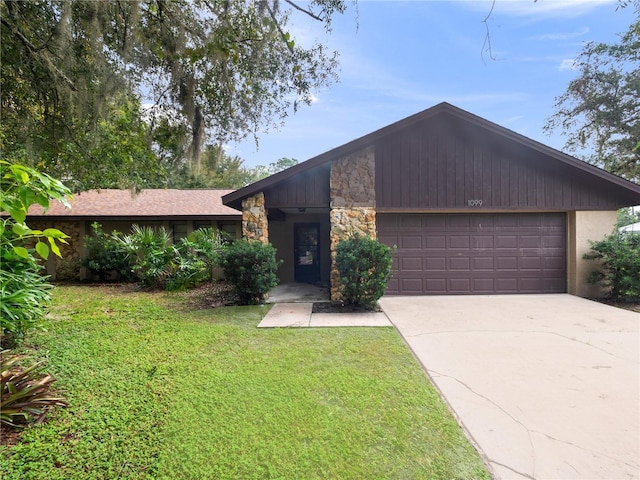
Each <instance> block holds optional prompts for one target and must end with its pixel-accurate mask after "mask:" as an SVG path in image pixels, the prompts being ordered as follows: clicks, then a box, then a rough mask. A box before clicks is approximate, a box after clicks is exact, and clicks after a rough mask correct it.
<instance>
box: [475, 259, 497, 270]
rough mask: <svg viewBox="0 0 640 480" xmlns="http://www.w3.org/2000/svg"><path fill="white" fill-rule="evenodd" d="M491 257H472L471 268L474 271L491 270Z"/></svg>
mask: <svg viewBox="0 0 640 480" xmlns="http://www.w3.org/2000/svg"><path fill="white" fill-rule="evenodd" d="M493 265H494V262H493V257H473V258H472V268H473V270H474V271H479V270H493V269H494V266H493Z"/></svg>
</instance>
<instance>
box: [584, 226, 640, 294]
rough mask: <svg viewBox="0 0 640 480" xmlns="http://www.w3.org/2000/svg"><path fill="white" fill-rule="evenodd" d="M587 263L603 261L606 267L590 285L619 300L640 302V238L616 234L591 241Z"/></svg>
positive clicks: (597, 271)
mask: <svg viewBox="0 0 640 480" xmlns="http://www.w3.org/2000/svg"><path fill="white" fill-rule="evenodd" d="M584 258H585V259H587V260H596V259H597V260H600V261H601V265H602V267H601V268H599V269H598V270H595V271H593V272H592V273H591V275H590V276H589V282H590V283H593V284H599V285H601V286H603V287H604V288H605V289H607V290H608V292H607V296H609V297H611V298H613V299H615V300H623V301H629V302H631V301H640V235H637V234H632V233H617V232H616V233H613V234H612V235H609V236H607V237H606V238H605V239H604V240H600V241H599V242H591V252H589V253H587V254H585V255H584Z"/></svg>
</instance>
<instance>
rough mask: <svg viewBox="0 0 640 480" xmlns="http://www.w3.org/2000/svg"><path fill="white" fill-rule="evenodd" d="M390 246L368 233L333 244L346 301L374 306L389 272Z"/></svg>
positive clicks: (391, 258) (341, 290)
mask: <svg viewBox="0 0 640 480" xmlns="http://www.w3.org/2000/svg"><path fill="white" fill-rule="evenodd" d="M392 262H393V256H392V250H391V248H390V247H388V246H387V245H385V244H383V243H381V242H379V241H378V240H375V239H373V238H369V237H362V236H354V237H352V238H350V239H346V240H341V241H340V242H338V244H337V245H336V268H337V269H338V273H339V275H340V294H341V297H342V301H343V303H345V304H354V305H361V306H363V307H367V308H373V307H374V306H375V305H376V302H377V301H378V299H379V298H380V297H381V296H382V295H383V294H384V291H385V289H386V288H387V282H388V281H389V277H390V276H391V264H392Z"/></svg>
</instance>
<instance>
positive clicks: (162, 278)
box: [120, 225, 176, 287]
mask: <svg viewBox="0 0 640 480" xmlns="http://www.w3.org/2000/svg"><path fill="white" fill-rule="evenodd" d="M120 242H121V245H122V246H123V248H124V250H125V251H126V253H127V259H128V261H129V262H130V263H131V265H132V270H133V273H134V274H135V276H136V277H137V278H138V280H140V283H141V284H142V285H144V286H146V287H164V286H165V282H166V280H167V278H169V277H170V275H171V272H172V270H173V268H174V260H175V257H176V250H175V247H174V246H173V245H172V244H171V235H170V234H169V233H168V232H167V231H166V230H165V229H164V228H163V227H160V228H157V229H156V228H152V227H141V226H139V225H133V226H132V227H131V233H130V234H129V235H124V236H122V238H121V240H120Z"/></svg>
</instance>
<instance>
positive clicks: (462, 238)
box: [449, 235, 470, 249]
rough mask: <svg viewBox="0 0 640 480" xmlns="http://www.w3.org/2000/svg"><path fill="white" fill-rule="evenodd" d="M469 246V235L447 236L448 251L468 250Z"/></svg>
mask: <svg viewBox="0 0 640 480" xmlns="http://www.w3.org/2000/svg"><path fill="white" fill-rule="evenodd" d="M469 245H470V241H469V235H451V236H449V248H450V249H468V248H469Z"/></svg>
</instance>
